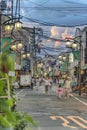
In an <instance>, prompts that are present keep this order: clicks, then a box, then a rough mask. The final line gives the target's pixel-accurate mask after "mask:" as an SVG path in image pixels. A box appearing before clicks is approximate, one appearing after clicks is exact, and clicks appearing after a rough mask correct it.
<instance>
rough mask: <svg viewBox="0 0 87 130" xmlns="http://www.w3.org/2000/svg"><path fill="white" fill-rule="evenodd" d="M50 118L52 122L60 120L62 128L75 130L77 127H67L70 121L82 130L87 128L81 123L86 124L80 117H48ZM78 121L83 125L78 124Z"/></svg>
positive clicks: (86, 121)
mask: <svg viewBox="0 0 87 130" xmlns="http://www.w3.org/2000/svg"><path fill="white" fill-rule="evenodd" d="M50 118H51V119H52V120H57V119H58V118H59V119H61V120H62V121H63V123H62V126H64V127H69V128H73V129H77V127H75V126H72V125H69V123H70V121H69V120H71V121H73V122H74V123H75V124H77V125H78V126H80V127H81V128H83V129H87V126H85V125H84V124H83V123H85V124H87V120H85V119H83V118H82V117H79V116H67V117H66V118H68V119H69V120H68V119H66V118H65V117H63V116H50ZM78 120H80V121H82V122H83V123H81V122H79V121H78Z"/></svg>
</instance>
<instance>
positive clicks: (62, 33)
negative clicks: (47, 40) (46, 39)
mask: <svg viewBox="0 0 87 130" xmlns="http://www.w3.org/2000/svg"><path fill="white" fill-rule="evenodd" d="M50 31H51V37H53V38H57V39H66V38H73V36H74V32H75V28H68V27H65V28H64V27H56V26H55V27H52V28H51V30H50ZM63 44H64V43H63ZM61 45H62V42H60V41H56V42H55V43H54V47H58V46H61Z"/></svg>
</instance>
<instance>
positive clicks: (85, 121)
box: [67, 116, 87, 129]
mask: <svg viewBox="0 0 87 130" xmlns="http://www.w3.org/2000/svg"><path fill="white" fill-rule="evenodd" d="M67 118H68V119H70V120H72V121H73V122H75V123H76V124H77V125H79V126H80V127H82V128H83V129H87V126H85V125H84V124H82V123H80V122H79V121H78V120H76V119H79V120H81V121H82V122H83V123H86V124H87V120H85V119H83V118H82V117H79V116H67Z"/></svg>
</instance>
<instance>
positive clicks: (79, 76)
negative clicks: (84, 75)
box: [78, 36, 83, 96]
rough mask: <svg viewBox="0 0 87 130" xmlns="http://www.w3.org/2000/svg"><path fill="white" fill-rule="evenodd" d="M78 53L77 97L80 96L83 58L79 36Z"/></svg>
mask: <svg viewBox="0 0 87 130" xmlns="http://www.w3.org/2000/svg"><path fill="white" fill-rule="evenodd" d="M79 52H80V59H79V64H78V87H79V96H81V87H82V84H81V67H82V58H83V46H82V41H81V36H80V42H79Z"/></svg>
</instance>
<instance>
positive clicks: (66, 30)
mask: <svg viewBox="0 0 87 130" xmlns="http://www.w3.org/2000/svg"><path fill="white" fill-rule="evenodd" d="M61 37H62V38H63V39H66V38H73V34H71V33H69V32H68V28H66V29H65V31H64V32H63V33H62V34H61Z"/></svg>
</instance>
